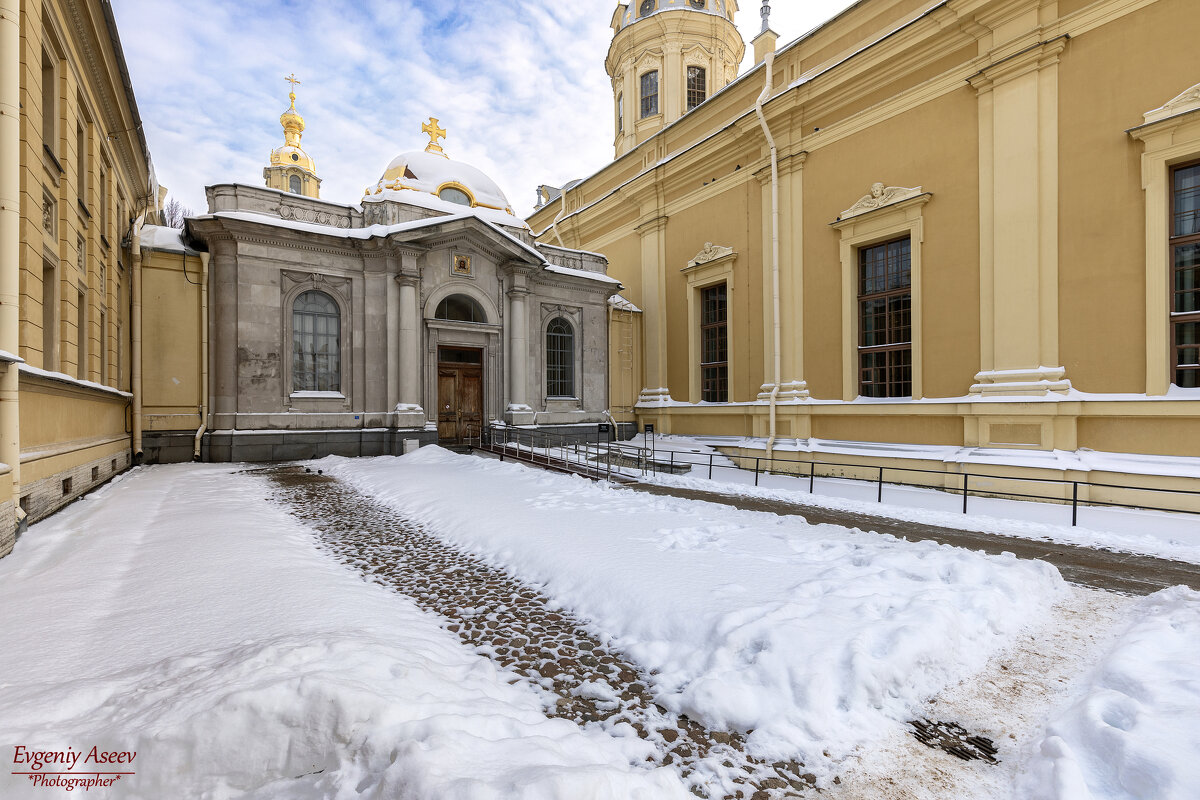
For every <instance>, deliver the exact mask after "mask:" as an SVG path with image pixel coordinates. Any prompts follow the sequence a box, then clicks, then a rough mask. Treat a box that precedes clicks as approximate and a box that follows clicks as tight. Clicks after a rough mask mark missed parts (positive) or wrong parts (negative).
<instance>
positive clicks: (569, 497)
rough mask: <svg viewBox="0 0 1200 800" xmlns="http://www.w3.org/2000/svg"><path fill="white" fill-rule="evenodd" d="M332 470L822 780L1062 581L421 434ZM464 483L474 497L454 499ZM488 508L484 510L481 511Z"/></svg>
mask: <svg viewBox="0 0 1200 800" xmlns="http://www.w3.org/2000/svg"><path fill="white" fill-rule="evenodd" d="M322 464H323V465H324V466H325V468H326V470H327V471H330V472H332V473H334V474H336V475H338V476H339V477H342V478H343V479H346V480H349V481H351V482H352V483H354V484H356V485H357V486H358V487H359V488H360V489H361V490H363V491H365V492H367V493H370V494H373V495H376V496H377V497H378V498H379V499H381V500H382V501H383V502H386V503H388V504H390V505H391V506H393V507H394V508H396V509H397V510H398V511H400V512H401V513H404V514H406V515H408V516H409V517H410V518H413V519H415V520H418V521H421V522H423V523H425V524H426V525H427V527H428V528H429V530H430V532H432V533H434V534H436V535H438V536H441V537H442V538H444V539H446V540H447V541H450V542H452V543H454V544H456V545H458V546H460V547H463V548H465V549H468V550H470V551H472V552H475V553H477V554H479V555H480V556H481V557H482V558H483V559H484V560H486V561H488V562H489V563H491V564H493V565H497V566H502V567H504V568H506V569H507V570H509V571H510V572H511V573H513V574H515V575H516V576H517V577H519V578H521V579H522V580H524V581H526V582H529V583H533V584H537V585H539V586H540V587H541V589H542V591H543V592H545V593H546V594H547V595H548V596H549V597H550V598H551V599H552V600H553V601H555V602H557V603H560V604H561V605H563V606H564V607H566V608H569V609H571V610H573V611H574V612H576V613H577V614H578V615H580V616H581V617H583V618H585V619H587V620H588V622H587V624H588V625H589V626H590V627H591V628H592V629H593V631H595V632H596V633H597V634H598V635H599V636H601V637H602V638H603V637H611V639H612V642H613V645H614V646H615V647H617V648H619V649H621V650H623V651H624V652H625V653H627V654H628V655H629V656H630V657H631V658H632V659H633V660H634V661H636V662H638V663H640V664H642V665H643V666H644V667H646V668H648V669H650V670H653V671H654V674H653V677H652V679H651V680H652V681H653V683H654V689H655V691H656V692H657V693H658V697H659V700H660V702H662V703H663V704H664V705H666V706H667V707H668V708H671V709H672V710H675V711H679V712H684V713H687V714H689V715H691V716H694V717H696V718H698V719H701V720H702V721H704V722H705V723H706V724H707V725H709V726H713V727H719V728H720V727H725V728H736V729H739V730H751V729H753V731H754V732H753V734H752V735H751V737H750V739H749V743H750V746H751V747H752V748H753V749H755V750H756V751H757V752H759V753H760V754H762V755H767V756H779V757H786V756H792V755H797V754H798V755H799V756H800V757H801V758H802V759H803V760H804V761H805V763H806V764H807V765H808V767H809V768H810V769H812V770H813V771H814V772H817V773H818V774H820V773H822V772H824V773H825V774H826V775H827V774H828V769H829V767H830V763H829V761H828V760H827V758H826V755H827V756H828V757H831V758H833V759H837V758H840V757H843V756H846V755H848V754H850V753H851V752H853V750H854V749H855V748H856V747H858V746H859V745H861V744H862V743H864V742H867V741H869V740H871V739H875V738H879V737H881V736H883V735H886V733H887V730H888V729H889V727H891V728H892V729H894V726H895V724H896V723H898V722H903V721H906V720H908V719H910V718H911V717H912V716H913V715H914V713H916V711H915V709H917V708H918V707H919V706H920V704H921V703H922V702H923V701H924V700H925V699H927V698H928V697H930V696H931V695H933V694H935V693H937V692H938V691H939V690H941V689H942V688H943V687H945V686H947V685H949V684H951V683H954V682H956V681H958V680H960V679H962V678H964V677H966V676H968V675H970V674H972V673H974V672H975V671H977V670H978V669H979V668H980V667H981V666H982V665H983V664H984V663H985V662H986V660H987V658H988V657H989V656H990V655H991V654H992V653H994V652H996V651H997V650H998V649H999V648H1002V647H1004V646H1006V645H1008V644H1010V643H1011V642H1012V641H1013V638H1014V636H1015V634H1016V633H1017V632H1018V631H1020V630H1021V629H1023V628H1024V627H1025V626H1027V625H1029V624H1030V623H1032V622H1034V621H1036V620H1038V619H1039V618H1040V617H1041V616H1042V615H1043V614H1044V613H1045V612H1046V610H1047V609H1048V608H1049V607H1050V605H1051V604H1052V603H1053V602H1054V600H1055V599H1056V598H1057V597H1059V595H1060V593H1061V592H1062V591H1063V582H1062V579H1061V578H1060V577H1059V575H1058V573H1057V571H1056V570H1055V569H1054V568H1053V567H1052V566H1050V565H1048V564H1044V563H1041V562H1030V561H1018V560H1017V559H1015V558H1013V557H1011V556H1007V557H991V556H986V555H983V554H980V553H972V552H968V551H965V550H960V549H956V548H951V547H945V546H941V545H937V544H934V543H932V542H919V543H913V542H905V541H902V540H898V539H896V538H894V537H891V536H886V535H879V534H872V533H859V532H854V531H850V530H847V529H845V528H841V527H837V526H831V525H824V526H811V525H808V524H807V523H805V522H804V521H803V520H802V519H799V518H795V517H780V516H777V515H774V514H765V513H757V512H746V511H739V510H736V509H732V508H728V507H725V506H717V505H714V504H708V503H698V502H694V501H687V500H680V499H677V498H665V497H655V496H650V495H646V494H641V493H636V492H632V491H628V490H622V489H614V488H611V487H608V486H605V485H602V484H594V483H592V482H589V481H586V480H583V479H581V478H577V477H571V476H563V475H555V474H550V473H546V472H542V471H537V470H532V469H528V468H525V467H523V466H520V465H515V464H511V463H501V462H499V461H495V460H484V459H477V458H471V457H465V456H456V455H453V454H451V453H448V452H446V451H444V450H441V449H438V448H434V447H426V448H423V449H421V450H420V451H418V452H417V453H413V454H410V455H408V456H404V457H402V458H391V457H382V458H376V459H355V460H347V459H336V458H331V459H327V460H325V461H323V462H322ZM464 487H470V496H471V502H470V503H464V502H462V498H463V492H464ZM483 509H486V513H485V514H481V510H483Z"/></svg>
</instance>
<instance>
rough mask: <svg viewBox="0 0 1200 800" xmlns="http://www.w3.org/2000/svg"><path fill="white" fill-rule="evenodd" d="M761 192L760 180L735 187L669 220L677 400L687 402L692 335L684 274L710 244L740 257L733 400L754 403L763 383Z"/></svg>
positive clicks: (732, 298)
mask: <svg viewBox="0 0 1200 800" xmlns="http://www.w3.org/2000/svg"><path fill="white" fill-rule="evenodd" d="M760 192H761V190H760V187H759V184H758V181H757V180H753V179H752V180H749V181H746V180H742V181H740V182H738V183H731V185H730V188H729V189H728V190H727V191H725V192H722V193H721V194H718V195H716V196H714V197H711V198H709V199H707V200H705V201H703V202H700V203H697V204H696V205H693V206H691V207H690V208H687V209H685V210H683V211H679V212H677V213H675V214H672V215H671V219H670V222H669V223H668V225H667V263H666V264H665V265H663V269H664V270H665V272H666V279H667V298H668V303H667V325H666V326H665V330H666V331H667V336H668V343H667V365H668V373H667V379H668V383H667V386H668V388H670V390H671V396H672V397H673V398H674V399H676V400H687V401H689V402H697V401H699V399H700V398H698V397H689V396H688V395H689V391H690V389H689V383H690V375H691V368H692V364H691V355H690V353H689V345H690V343H691V335H692V330H691V326H690V324H689V321H688V295H687V293H688V288H687V277H686V276H685V275H684V274H683V273H682V272H681V270H683V268H684V267H686V266H687V264H688V262H689V261H690V260H691V259H692V258H694V257H695V256H696V254H697V253H699V252H700V251H701V250H702V249H703V248H704V245H705V243H706V242H712V243H714V244H717V245H721V246H725V247H733V249H734V251H735V252H736V253H737V259H736V261H735V262H734V268H733V269H734V273H733V282H732V285H731V286H729V303H730V305H731V315H732V316H733V318H734V319H735V323H734V327H732V328H730V329H729V347H730V355H731V360H732V362H733V364H732V366H733V370H734V371H732V372H731V373H730V376H729V381H730V384H729V391H730V397H729V399H730V400H731V401H733V402H738V401H746V400H753V399H754V398H755V396H756V395H757V394H758V390H759V387H760V386H761V385H762V382H763V355H762V353H763V333H762V287H763V254H762V237H761V236H758V235H755V236H752V235H750V233H751V232H754V233H756V234H757V232H758V231H760V230H761V226H762V216H761V212H762V209H761V202H760V201H759V195H760Z"/></svg>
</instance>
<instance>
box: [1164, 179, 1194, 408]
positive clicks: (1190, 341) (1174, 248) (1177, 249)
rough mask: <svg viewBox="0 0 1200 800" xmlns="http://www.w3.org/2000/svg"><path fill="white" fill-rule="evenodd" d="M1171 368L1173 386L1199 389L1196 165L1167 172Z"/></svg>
mask: <svg viewBox="0 0 1200 800" xmlns="http://www.w3.org/2000/svg"><path fill="white" fill-rule="evenodd" d="M1170 237H1171V241H1170V244H1171V273H1172V278H1173V280H1172V282H1171V283H1172V286H1171V356H1172V358H1171V366H1172V372H1173V374H1172V381H1171V382H1172V383H1174V384H1175V385H1176V386H1186V387H1189V388H1195V387H1198V386H1200V163H1192V164H1184V165H1182V166H1178V167H1174V168H1173V169H1172V170H1171V233H1170Z"/></svg>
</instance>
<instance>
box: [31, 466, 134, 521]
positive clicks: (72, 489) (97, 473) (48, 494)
mask: <svg viewBox="0 0 1200 800" xmlns="http://www.w3.org/2000/svg"><path fill="white" fill-rule="evenodd" d="M129 466H130V460H129V451H128V450H123V451H121V452H120V453H116V454H113V455H108V456H104V457H103V458H96V459H93V460H91V461H88V462H86V463H83V464H79V465H78V466H75V467H73V468H71V469H67V470H63V471H62V472H57V473H55V474H54V475H51V476H49V477H46V478H42V479H41V480H39V481H34V482H33V483H31V484H23V485H22V486H21V495H20V497H21V506H22V507H23V508H24V509H25V513H26V514H28V515H29V522H30V523H34V522H37V521H38V520H39V519H42V518H44V517H47V516H49V515H50V514H53V513H54V512H55V511H57V510H58V509H60V508H62V507H63V506H65V505H66V504H67V503H70V502H71V501H72V500H75V499H76V498H79V497H81V496H83V495H84V494H87V493H88V492H90V491H91V490H92V489H95V488H96V487H97V486H99V485H101V484H103V483H106V482H107V481H109V480H111V479H112V477H113V476H114V475H117V474H119V473H121V472H124V471H125V470H127V469H129ZM65 481H70V483H69V485H68V484H66V483H64V482H65Z"/></svg>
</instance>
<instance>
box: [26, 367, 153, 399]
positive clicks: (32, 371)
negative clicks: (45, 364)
mask: <svg viewBox="0 0 1200 800" xmlns="http://www.w3.org/2000/svg"><path fill="white" fill-rule="evenodd" d="M17 369H19V370H20V371H21V372H23V373H25V374H26V375H36V376H38V377H39V378H47V379H49V380H52V381H60V382H62V383H70V384H73V385H75V386H83V387H85V388H88V389H95V390H96V391H100V392H108V393H109V394H115V395H118V396H120V397H133V395H132V394H130V393H129V392H123V391H121V390H120V389H114V388H113V387H111V386H105V385H104V384H102V383H96V382H95V381H81V380H79V379H78V378H72V377H71V376H70V375H67V374H66V373H63V372H51V371H50V370H48V369H39V368H37V367H31V366H30V365H28V364H24V363H22V364H17Z"/></svg>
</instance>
